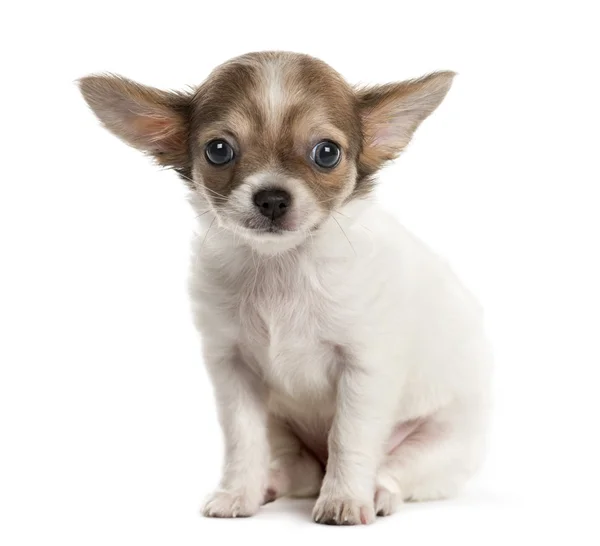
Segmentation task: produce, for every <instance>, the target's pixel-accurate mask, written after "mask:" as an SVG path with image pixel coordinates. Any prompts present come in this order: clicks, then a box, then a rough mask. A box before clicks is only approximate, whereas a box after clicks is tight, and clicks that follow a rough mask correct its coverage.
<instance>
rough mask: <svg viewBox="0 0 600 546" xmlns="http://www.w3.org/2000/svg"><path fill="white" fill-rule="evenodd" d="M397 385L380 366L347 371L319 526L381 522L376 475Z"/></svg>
mask: <svg viewBox="0 0 600 546" xmlns="http://www.w3.org/2000/svg"><path fill="white" fill-rule="evenodd" d="M387 365H388V366H389V363H388V364H387ZM395 383H397V381H394V378H391V377H389V376H388V374H386V371H385V363H384V362H380V361H377V362H371V363H370V365H369V366H368V367H366V366H365V367H363V366H361V364H360V362H357V363H348V365H347V366H345V368H344V370H343V371H342V375H341V377H340V380H339V384H338V392H337V402H336V413H335V417H334V420H333V424H332V427H331V431H330V433H329V441H328V449H329V455H328V460H327V469H326V473H325V478H324V480H323V486H322V487H321V493H320V496H319V498H318V500H317V503H316V505H315V508H314V511H313V518H314V520H315V521H316V522H317V523H326V524H334V525H356V524H360V523H372V522H373V521H374V520H375V511H374V489H375V474H376V471H377V467H378V465H379V463H380V462H381V460H382V457H383V455H384V446H385V444H386V441H387V440H388V438H389V434H390V430H391V428H392V423H393V412H394V408H395V406H396V403H397V385H396V388H394V384H395Z"/></svg>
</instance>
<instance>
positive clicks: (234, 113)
mask: <svg viewBox="0 0 600 546" xmlns="http://www.w3.org/2000/svg"><path fill="white" fill-rule="evenodd" d="M356 106H357V102H356V97H355V94H354V91H353V90H352V88H351V87H350V86H349V85H348V84H347V83H346V82H345V81H344V80H343V79H342V77H341V76H340V75H339V74H338V73H337V72H335V71H334V70H333V69H331V68H330V67H329V66H328V65H326V64H325V63H323V62H321V61H319V60H317V59H314V58H312V57H309V56H307V55H300V54H292V53H281V52H266V53H252V54H247V55H244V56H242V57H238V58H236V59H233V60H232V61H229V62H228V63H225V64H224V65H222V66H220V67H219V68H217V69H216V70H215V71H214V72H213V74H211V76H210V77H209V78H208V79H207V81H206V82H205V83H204V84H203V85H202V86H201V87H200V88H199V89H198V91H197V93H196V94H195V96H194V99H193V101H192V126H191V134H192V138H191V140H190V143H191V153H192V154H193V156H194V163H195V165H197V168H198V170H199V172H200V174H201V176H202V179H203V182H204V184H206V185H207V186H208V187H209V188H210V189H212V190H214V191H216V192H218V193H220V194H222V195H225V196H226V195H228V194H229V193H230V192H231V191H232V190H233V189H234V188H236V187H237V186H239V185H240V184H241V183H242V182H243V181H244V179H246V178H247V177H248V176H249V175H251V174H253V173H256V172H258V171H264V170H266V169H270V170H272V171H273V172H277V173H280V174H281V175H282V176H287V177H291V178H296V179H301V180H303V181H304V182H306V184H307V185H308V186H309V187H310V188H311V190H312V191H313V192H314V194H315V195H316V196H317V198H318V199H319V200H323V201H326V200H329V201H331V200H332V198H333V196H334V195H335V194H336V193H337V192H339V191H340V190H341V188H342V187H343V186H344V185H345V183H346V182H347V180H348V178H349V177H351V176H353V172H354V169H355V161H356V158H357V157H358V154H359V153H360V150H361V143H362V134H361V129H360V118H359V114H358V110H357V107H356ZM213 138H224V139H226V140H228V142H229V143H230V144H231V145H232V147H233V148H234V149H235V150H236V153H237V159H236V161H235V162H233V163H232V164H231V165H229V166H227V167H225V168H223V167H216V168H215V167H214V166H212V165H210V164H209V163H208V162H207V161H206V159H205V157H204V147H205V145H206V143H207V142H209V141H210V140H211V139H213ZM321 140H332V141H334V142H335V143H336V144H338V145H339V146H340V148H341V149H342V160H341V162H340V164H339V165H338V166H337V167H336V168H335V169H332V170H330V171H325V170H320V169H319V168H317V167H316V166H315V165H314V163H313V162H312V161H311V160H310V153H311V151H312V149H313V147H314V146H315V145H316V144H317V143H318V142H319V141H321Z"/></svg>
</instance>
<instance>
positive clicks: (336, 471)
mask: <svg viewBox="0 0 600 546" xmlns="http://www.w3.org/2000/svg"><path fill="white" fill-rule="evenodd" d="M452 78H453V73H451V72H438V73H434V74H431V75H428V76H425V77H423V78H420V79H417V80H412V81H406V82H402V83H393V84H388V85H381V86H374V87H368V88H354V87H352V86H350V85H349V84H348V83H346V82H345V81H344V79H343V78H342V77H341V76H340V75H339V74H338V73H337V72H335V71H334V70H333V69H332V68H330V67H329V66H328V65H326V64H325V63H323V62H321V61H319V60H317V59H314V58H312V57H309V56H307V55H301V54H295V53H286V52H264V53H251V54H247V55H244V56H241V57H238V58H235V59H233V60H230V61H228V62H226V63H225V64H223V65H221V66H219V67H218V68H216V69H215V70H214V71H213V72H212V73H211V74H210V76H209V77H208V79H207V80H206V81H205V82H204V83H203V84H202V85H200V86H199V87H197V88H196V89H194V90H192V91H189V92H179V93H178V92H166V91H160V90H157V89H154V88H150V87H146V86H142V85H140V84H138V83H135V82H133V81H130V80H128V79H125V78H122V77H119V76H112V75H99V76H89V77H86V78H83V79H82V80H80V87H81V92H82V93H83V96H84V97H85V99H86V101H87V103H88V104H89V105H90V107H91V108H92V110H93V111H94V112H95V113H96V115H97V116H98V118H99V119H100V120H101V121H102V122H103V124H104V125H105V126H106V128H108V129H109V130H110V131H112V132H113V133H114V134H116V135H117V136H118V137H120V138H121V139H123V140H124V141H125V142H127V143H128V144H130V145H132V146H134V147H136V148H138V149H140V150H142V151H144V152H146V153H148V154H150V155H152V156H153V157H154V158H155V159H156V161H157V162H158V163H159V164H161V165H164V166H168V167H172V168H173V169H175V170H176V171H177V172H178V173H179V175H180V176H181V178H182V179H183V180H184V181H185V183H186V184H187V185H188V186H189V189H190V200H191V203H192V205H193V207H195V209H196V210H197V212H198V215H199V221H200V222H201V224H202V226H203V227H204V229H205V234H204V236H203V237H202V238H200V239H198V241H197V243H195V248H194V251H195V254H196V256H195V259H194V260H193V264H194V265H193V268H192V277H191V297H192V301H193V307H194V313H195V318H196V323H197V326H198V329H199V330H200V332H201V334H202V341H203V351H204V360H205V362H206V366H207V367H208V371H209V374H210V377H211V379H212V382H213V385H214V391H215V396H216V401H217V404H218V413H219V417H220V422H221V425H222V429H223V433H224V438H225V462H224V467H223V475H222V479H221V482H220V485H219V488H218V489H217V490H216V491H215V492H214V493H213V494H212V496H211V497H210V498H209V500H208V501H207V503H206V505H205V507H204V514H205V515H206V516H213V517H236V516H238V517H241V516H250V515H252V514H254V513H256V512H257V510H258V509H259V507H260V506H261V505H262V504H264V503H265V502H268V501H271V500H274V499H276V498H278V497H281V496H286V495H289V496H317V495H318V500H317V501H316V504H315V507H314V512H313V516H314V519H315V521H317V522H320V523H333V524H359V523H371V522H373V521H374V519H375V516H376V515H388V514H391V513H392V512H393V511H394V510H395V508H396V507H397V505H398V504H399V503H400V502H401V501H402V500H428V499H438V498H443V497H448V496H451V495H454V494H455V492H456V491H457V489H458V488H459V487H460V486H461V485H462V484H463V483H464V482H465V481H466V480H467V478H469V477H470V476H471V475H472V473H473V472H474V471H475V470H476V468H477V467H478V465H479V463H480V461H481V458H482V452H483V450H482V447H483V443H484V442H483V437H484V430H485V427H486V413H487V394H488V382H489V370H490V365H491V358H490V354H489V349H488V345H487V343H486V340H485V336H484V332H483V327H482V322H483V321H482V315H481V310H480V308H479V305H478V304H477V302H476V301H475V300H474V298H473V297H472V296H471V295H470V294H469V293H468V292H467V291H466V290H465V289H464V288H463V287H462V286H461V285H460V283H459V282H458V281H457V279H456V278H455V276H454V275H453V273H452V272H451V271H450V270H449V269H448V267H447V265H445V263H444V262H443V261H442V260H441V259H439V258H438V257H436V256H435V255H434V254H433V253H432V252H431V251H430V250H429V249H428V248H427V247H426V246H425V245H423V244H422V243H421V242H420V241H418V240H417V239H416V238H415V237H413V236H412V235H411V234H409V233H408V232H407V231H406V230H405V229H404V228H403V227H402V226H400V225H399V224H398V223H397V222H396V220H395V219H394V218H392V217H391V216H390V215H388V214H387V213H386V212H384V211H383V210H382V209H381V208H379V207H378V206H377V205H376V204H375V203H374V202H373V198H372V196H371V190H372V189H373V184H374V175H375V173H376V172H377V170H378V169H379V168H380V167H381V166H382V165H383V164H384V163H385V162H387V161H389V160H392V159H394V158H395V157H397V156H398V155H399V154H400V152H401V151H402V150H403V149H404V148H405V147H406V145H407V144H408V142H409V140H410V138H411V136H412V134H413V132H414V131H415V129H416V128H417V127H418V126H419V124H420V123H421V122H422V121H423V120H424V119H425V118H426V117H427V116H428V115H429V114H431V113H432V112H433V110H434V109H435V108H436V107H437V106H438V105H439V104H440V102H441V101H442V99H443V98H444V96H445V95H446V93H447V91H448V89H449V88H450V85H451V82H452Z"/></svg>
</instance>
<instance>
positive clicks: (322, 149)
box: [311, 140, 342, 169]
mask: <svg viewBox="0 0 600 546" xmlns="http://www.w3.org/2000/svg"><path fill="white" fill-rule="evenodd" d="M341 157H342V152H341V151H340V149H339V147H338V145H337V144H334V143H333V142H331V141H329V140H324V141H323V142H319V143H318V144H317V145H316V146H315V147H314V148H313V151H312V154H311V158H312V160H313V161H314V162H315V163H316V164H317V165H318V166H319V167H321V168H323V169H333V167H335V166H336V165H337V164H338V163H339V162H340V158H341Z"/></svg>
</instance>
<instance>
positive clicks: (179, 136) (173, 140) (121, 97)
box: [79, 75, 190, 168]
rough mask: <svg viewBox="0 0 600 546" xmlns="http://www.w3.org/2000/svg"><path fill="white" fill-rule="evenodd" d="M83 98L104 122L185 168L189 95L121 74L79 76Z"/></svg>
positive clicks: (136, 144)
mask: <svg viewBox="0 0 600 546" xmlns="http://www.w3.org/2000/svg"><path fill="white" fill-rule="evenodd" d="M79 88H80V90H81V93H82V94H83V97H84V98H85V100H86V102H87V103H88V105H89V106H90V108H91V109H92V110H93V111H94V113H95V114H96V116H98V119H100V121H101V122H102V123H103V124H104V126H105V127H106V128H107V129H108V130H109V131H111V132H112V133H114V134H115V135H117V136H118V137H119V138H121V139H122V140H124V141H125V142H126V143H127V144H129V145H131V146H134V147H135V148H138V149H139V150H142V151H143V152H145V153H148V154H151V155H152V156H154V157H155V159H156V160H157V162H158V163H160V164H161V165H166V166H170V167H175V168H185V166H186V165H187V163H188V162H189V159H188V151H187V148H188V146H187V139H188V118H189V113H188V110H189V105H190V97H189V96H188V95H185V94H183V93H175V92H168V91H161V90H159V89H154V88H153V87H146V86H144V85H140V84H139V83H136V82H134V81H131V80H128V79H126V78H123V77H121V76H113V75H103V76H87V77H85V78H82V79H81V80H79Z"/></svg>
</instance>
